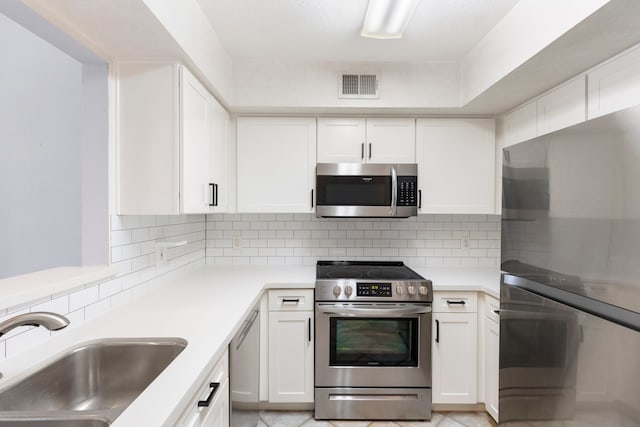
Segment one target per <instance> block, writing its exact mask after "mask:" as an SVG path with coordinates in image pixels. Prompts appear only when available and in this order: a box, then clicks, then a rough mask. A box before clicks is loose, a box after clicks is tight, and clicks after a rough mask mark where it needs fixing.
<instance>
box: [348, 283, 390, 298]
mask: <svg viewBox="0 0 640 427" xmlns="http://www.w3.org/2000/svg"><path fill="white" fill-rule="evenodd" d="M356 295H357V296H359V297H390V296H392V295H391V283H356Z"/></svg>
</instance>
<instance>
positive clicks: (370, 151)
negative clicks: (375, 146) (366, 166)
mask: <svg viewBox="0 0 640 427" xmlns="http://www.w3.org/2000/svg"><path fill="white" fill-rule="evenodd" d="M369 160H371V143H369Z"/></svg>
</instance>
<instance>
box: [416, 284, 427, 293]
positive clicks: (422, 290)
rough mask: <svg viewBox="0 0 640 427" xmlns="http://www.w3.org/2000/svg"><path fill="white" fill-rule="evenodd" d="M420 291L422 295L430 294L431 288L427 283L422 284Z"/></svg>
mask: <svg viewBox="0 0 640 427" xmlns="http://www.w3.org/2000/svg"><path fill="white" fill-rule="evenodd" d="M418 292H420V295H428V294H429V288H427V287H426V286H425V285H422V286H420V287H419V288H418Z"/></svg>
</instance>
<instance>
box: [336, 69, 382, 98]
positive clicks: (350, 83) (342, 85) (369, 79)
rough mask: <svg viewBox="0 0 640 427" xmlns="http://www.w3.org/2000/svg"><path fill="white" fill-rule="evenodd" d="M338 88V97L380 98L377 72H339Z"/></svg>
mask: <svg viewBox="0 0 640 427" xmlns="http://www.w3.org/2000/svg"><path fill="white" fill-rule="evenodd" d="M338 88H339V91H338V97H339V98H368V99H377V98H380V94H379V92H378V89H379V81H378V75H377V74H355V73H349V74H347V73H345V74H341V75H340V78H339V81H338Z"/></svg>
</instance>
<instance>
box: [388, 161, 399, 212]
mask: <svg viewBox="0 0 640 427" xmlns="http://www.w3.org/2000/svg"><path fill="white" fill-rule="evenodd" d="M397 206H398V173H397V172H396V167H395V166H391V208H390V210H389V215H390V216H396V208H397Z"/></svg>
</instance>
